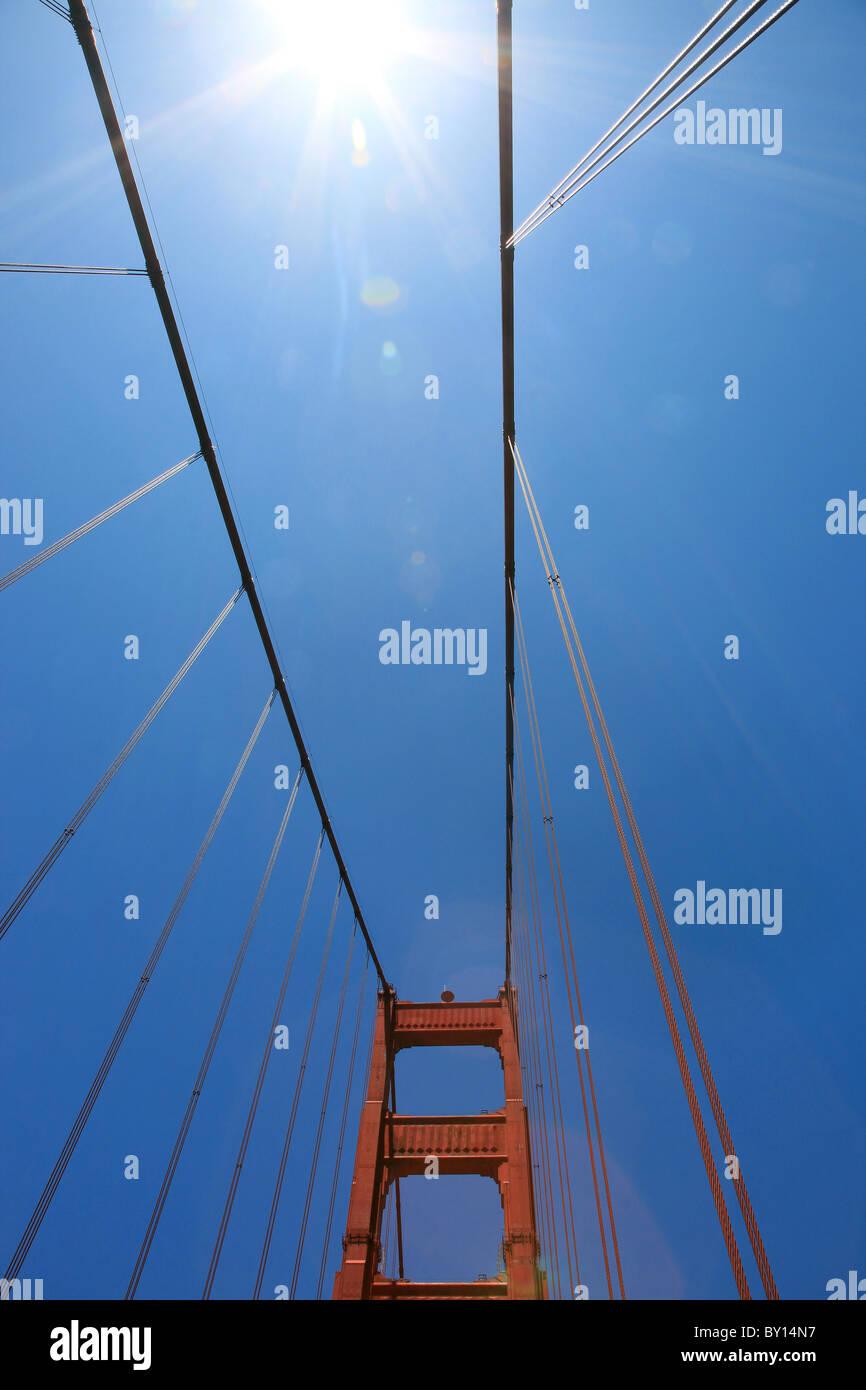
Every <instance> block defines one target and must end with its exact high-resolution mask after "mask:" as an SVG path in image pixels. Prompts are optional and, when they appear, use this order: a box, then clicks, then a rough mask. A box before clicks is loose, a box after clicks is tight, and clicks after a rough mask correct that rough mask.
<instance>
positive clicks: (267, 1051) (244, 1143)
mask: <svg viewBox="0 0 866 1390" xmlns="http://www.w3.org/2000/svg"><path fill="white" fill-rule="evenodd" d="M324 838H325V832H324V829H323V830H322V831H321V833H320V835H319V838H318V840H317V842H316V848H315V851H314V853H313V863H312V866H311V868H310V872H309V875H308V877H307V887H306V890H305V892H304V897H303V901H302V903H301V910H300V912H299V914H298V921H297V925H296V926H295V932H294V936H293V938H292V944H291V948H290V950H289V958H288V960H287V961H286V968H285V970H284V971H283V978H282V983H281V984H280V988H279V991H278V993H277V1002H276V1004H275V1005H274V1014H273V1018H272V1019H271V1025H270V1028H269V1029H268V1033H267V1037H266V1038H265V1046H264V1050H263V1052H262V1060H261V1063H260V1064H259V1074H258V1076H257V1077H256V1084H255V1088H254V1090H253V1096H252V1100H251V1101H250V1106H249V1110H248V1112H247V1121H246V1124H245V1125H244V1132H243V1135H242V1136H241V1143H240V1148H239V1150H238V1156H237V1159H236V1161H235V1166H234V1170H233V1172H232V1179H231V1183H230V1184H229V1191H228V1196H227V1197H226V1200H225V1206H224V1207H223V1214H222V1219H221V1221H220V1227H219V1230H218V1232H217V1238H216V1242H215V1244H214V1248H213V1254H212V1255H211V1261H210V1268H209V1269H208V1272H207V1278H206V1279H205V1285H204V1290H203V1292H202V1298H203V1299H208V1298H210V1296H211V1291H212V1289H213V1281H214V1278H215V1277H216V1272H217V1266H218V1264H219V1260H220V1255H221V1254H222V1248H223V1242H224V1241H225V1238H226V1231H227V1230H228V1225H229V1220H230V1218H231V1214H232V1207H233V1206H234V1200H235V1194H236V1192H237V1189H238V1183H239V1182H240V1177H241V1169H242V1168H243V1166H244V1159H245V1158H246V1156H247V1148H248V1147H249V1142H250V1139H251V1137H252V1132H253V1125H254V1123H255V1119H256V1111H257V1110H258V1106H259V1099H260V1097H261V1094H262V1087H263V1085H264V1082H265V1074H266V1072H267V1070H268V1064H269V1062H270V1060H271V1054H272V1052H273V1050H274V1033H275V1032H276V1030H277V1026H278V1024H279V1021H280V1014H281V1012H282V1008H283V1001H284V1000H285V997H286V990H287V989H288V985H289V979H290V978H291V974H292V966H293V965H294V962H295V953H296V952H297V949H298V941H299V940H300V936H301V928H302V927H303V925H304V919H305V917H306V915H307V908H308V906H309V902H310V894H311V893H312V891H313V884H314V882H315V879H316V870H317V869H318V867H319V857H320V855H321V853H322V841H323V840H324Z"/></svg>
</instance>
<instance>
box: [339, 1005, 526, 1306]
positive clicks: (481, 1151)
mask: <svg viewBox="0 0 866 1390" xmlns="http://www.w3.org/2000/svg"><path fill="white" fill-rule="evenodd" d="M406 1047H492V1048H495V1049H496V1051H497V1052H498V1054H499V1058H500V1061H501V1063H502V1070H503V1073H504V1081H505V1104H504V1105H503V1107H502V1109H501V1110H496V1111H493V1112H491V1113H489V1114H481V1115H401V1114H396V1113H395V1112H394V1109H393V1096H394V1084H393V1082H394V1061H395V1058H396V1055H397V1053H398V1052H399V1051H400V1050H401V1049H402V1048H406ZM389 1096H390V1097H391V1098H392V1100H391V1105H390V1106H389ZM431 1161H435V1171H437V1172H438V1175H439V1177H440V1178H447V1177H449V1176H453V1175H455V1174H467V1173H468V1174H473V1173H474V1174H478V1175H480V1176H482V1177H488V1178H492V1179H493V1180H494V1181H495V1182H496V1184H497V1186H498V1188H499V1195H500V1199H501V1202H502V1210H503V1213H504V1219H505V1239H504V1241H503V1253H504V1259H505V1278H504V1280H503V1279H501V1278H500V1279H479V1280H476V1281H475V1282H474V1283H413V1282H412V1281H411V1280H410V1279H405V1278H403V1277H400V1278H398V1279H388V1278H386V1277H385V1276H384V1274H383V1273H382V1272H381V1271H380V1268H379V1262H380V1256H381V1244H380V1240H381V1226H382V1216H383V1213H384V1209H385V1201H386V1198H387V1196H388V1191H389V1189H390V1187H391V1184H392V1183H397V1184H398V1185H399V1180H400V1178H401V1177H407V1176H414V1175H423V1174H429V1173H430V1171H431ZM401 1263H402V1259H401ZM401 1275H402V1270H401ZM334 1298H335V1299H440V1298H443V1299H444V1298H458V1299H468V1298H482V1299H484V1298H519V1299H543V1298H547V1282H546V1277H545V1274H544V1272H543V1270H541V1268H540V1267H539V1244H538V1239H537V1236H536V1230H535V1214H534V1205H533V1192H532V1159H531V1153H530V1143H529V1124H528V1119H527V1112H526V1107H525V1105H524V1103H523V1085H522V1078H521V1071H520V1055H519V1051H518V1031H517V1001H516V992H515V990H514V989H513V988H510V987H506V988H504V989H501V990H500V991H499V996H498V998H496V999H482V1000H480V1001H478V1002H476V1003H465V1004H464V1003H454V1002H451V1001H449V1000H447V999H443V1001H442V1002H440V1003H436V1004H413V1003H408V1002H403V1001H401V1000H398V999H397V998H396V995H395V994H394V993H393V991H380V993H379V1005H378V1016H377V1019H376V1029H375V1034H374V1038H373V1050H372V1055H371V1062H370V1075H369V1080H368V1084H367V1097H366V1101H365V1103H364V1108H363V1111H362V1113H361V1122H360V1127H359V1132H358V1148H357V1153H356V1157H355V1171H354V1174H353V1177H352V1188H351V1193H350V1197H349V1217H348V1223H347V1226H346V1234H345V1236H344V1238H343V1262H342V1265H341V1267H340V1269H339V1271H338V1273H337V1276H336V1279H335V1281H334Z"/></svg>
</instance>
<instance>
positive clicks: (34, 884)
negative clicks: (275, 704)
mask: <svg viewBox="0 0 866 1390" xmlns="http://www.w3.org/2000/svg"><path fill="white" fill-rule="evenodd" d="M242 592H243V591H242V590H241V589H238V590H237V591H236V593H234V594H233V595H232V597H231V598H230V599H229V601H228V603H227V604H226V606H225V608H224V609H223V611H222V612H221V613H220V615H219V617H217V618H215V619H214V621H213V622H212V623H211V625H210V627H209V628H208V630H207V632H206V633H205V635H204V637H202V639H201V641H200V642H199V643H198V644H197V645H196V646H195V647H194V648H193V650H192V651H191V652H190V654H189V656H188V657H187V659H186V661H185V662H184V663H183V665H182V666H181V668H180V670H179V671H178V672H177V674H176V675H174V676H173V677H172V679H171V680H170V681H169V683H168V685H167V686H166V687H165V690H164V691H163V692H162V694H161V695H160V697H159V699H158V700H157V702H156V704H155V705H153V706H151V708H150V710H149V711H148V713H147V714H146V715H145V716H144V718H143V719H142V721H141V723H140V724H139V725H138V728H137V729H136V730H135V731H134V733H132V734H131V735H130V737H129V738H128V739H127V741H126V743H125V744H124V745H123V747H122V748H121V750H120V752H119V753H118V755H117V757H116V758H115V759H114V762H113V763H112V764H111V767H110V768H109V769H108V771H107V772H105V773H103V775H102V777H101V778H100V780H99V781H98V782H97V784H96V786H95V787H94V788H93V790H92V791H91V792H90V795H89V796H88V797H86V799H85V800H84V801H82V803H81V805H80V806H79V808H78V810H77V811H76V812H75V815H74V816H73V817H72V820H71V821H70V822H69V824H68V825H67V827H66V829H65V830H64V831H63V833H62V835H58V837H57V839H56V840H55V841H54V844H53V845H52V846H51V849H50V850H49V851H48V853H47V854H46V855H45V857H44V858H43V859H42V861H41V862H40V863H39V864H38V865H37V867H36V868H35V869H34V870H33V873H32V874H31V875H30V877H29V878H28V880H27V882H26V883H25V885H24V887H23V888H22V889H21V891H20V893H19V894H18V896H17V897H16V898H15V900H14V902H12V903H11V904H10V905H9V907H8V908H7V909H6V912H5V913H4V915H3V919H2V921H0V937H4V936H5V935H6V933H7V931H8V930H9V928H10V927H11V925H12V923H13V922H14V921H15V918H16V917H17V916H18V915H19V914H20V913H21V912H22V911H23V909H24V908H25V907H26V906H27V904H28V903H29V901H30V899H31V898H32V897H33V894H34V893H35V892H36V889H37V888H38V887H39V885H40V883H41V882H42V880H43V878H44V877H45V875H46V874H47V873H48V871H49V869H50V868H51V866H52V865H53V864H54V863H55V862H56V860H58V859H59V858H60V855H61V854H62V852H63V850H65V848H66V846H67V845H68V844H69V841H70V840H71V839H72V836H73V835H74V834H75V832H76V830H78V829H79V828H80V826H81V825H82V823H83V822H84V820H85V819H86V817H87V816H89V814H90V812H91V811H92V810H93V808H94V806H95V805H96V803H97V801H98V800H99V798H100V797H101V796H102V793H103V792H104V791H105V788H106V787H107V786H108V784H109V783H110V782H111V781H113V780H114V778H115V777H116V775H117V773H118V772H119V771H120V769H121V768H122V767H123V764H124V763H125V762H126V760H127V758H128V757H129V755H130V753H131V752H132V751H133V749H134V748H136V747H137V746H138V744H139V743H140V742H141V740H142V739H143V738H144V735H145V734H146V733H147V731H148V729H149V728H150V726H151V724H152V723H153V721H154V719H155V718H156V716H157V715H158V714H159V712H160V710H161V709H162V707H163V705H164V704H165V703H166V702H167V701H168V700H169V699H170V698H171V696H172V695H173V694H174V692H175V690H176V689H177V687H178V686H179V685H180V683H181V681H182V680H183V678H184V676H185V675H186V673H187V671H188V670H189V669H190V667H191V666H193V665H194V663H195V662H196V661H197V660H198V658H199V656H200V655H201V653H202V652H203V651H204V649H205V647H206V646H207V644H208V642H209V641H210V639H211V638H212V637H213V635H214V633H215V632H216V630H217V628H218V627H220V626H221V625H222V622H223V620H224V619H225V618H227V617H228V615H229V613H230V612H231V610H232V609H233V608H234V606H235V604H236V603H237V601H238V599H239V598H240V596H241V593H242Z"/></svg>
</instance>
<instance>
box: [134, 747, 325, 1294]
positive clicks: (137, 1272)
mask: <svg viewBox="0 0 866 1390" xmlns="http://www.w3.org/2000/svg"><path fill="white" fill-rule="evenodd" d="M302 777H303V769H300V770H299V771H298V775H297V777H296V778H295V784H294V786H293V787H292V791H291V795H290V797H289V800H288V803H287V805H286V809H285V811H284V812H283V818H282V820H281V821H280V825H279V829H278V830H277V834H276V838H275V839H274V843H273V846H272V848H271V852H270V855H269V857H268V862H267V864H266V866H265V871H264V874H263V875H262V881H261V883H260V884H259V890H258V892H257V893H256V900H255V902H254V904H253V910H252V912H251V913H250V919H249V922H248V923H247V927H246V931H245V932H244V934H243V937H242V938H241V944H240V946H239V947H238V951H237V955H236V956H235V961H234V965H233V966H232V972H231V975H230V976H229V981H228V984H227V985H226V988H225V993H224V994H223V997H222V1002H221V1003H220V1006H219V1009H218V1011H217V1016H216V1019H215V1021H214V1025H213V1028H212V1029H211V1035H210V1037H209V1038H208V1043H207V1047H206V1048H205V1051H204V1056H203V1057H202V1060H201V1066H200V1067H199V1070H198V1075H197V1077H196V1079H195V1085H194V1086H193V1089H192V1094H191V1095H190V1098H189V1101H188V1103H187V1107H186V1111H185V1113H184V1117H183V1119H182V1120H181V1124H180V1129H179V1130H178V1132H177V1138H176V1139H175V1141H174V1148H173V1149H172V1151H171V1156H170V1158H169V1161H168V1166H167V1168H166V1170H165V1175H164V1177H163V1180H162V1185H161V1187H160V1189H159V1193H158V1195H157V1199H156V1202H155V1203H154V1207H153V1211H152V1213H151V1217H150V1221H149V1222H148V1225H147V1230H146V1231H145V1233H144V1239H143V1241H142V1242H141V1249H140V1250H139V1252H138V1258H137V1259H136V1262H135V1268H134V1269H133V1271H132V1276H131V1278H130V1281H129V1287H128V1288H127V1290H126V1295H125V1296H126V1298H128V1299H132V1298H135V1291H136V1289H137V1288H138V1285H139V1283H140V1281H141V1276H142V1273H143V1272H144V1266H145V1264H146V1262H147V1257H148V1255H149V1254H150V1247H151V1246H152V1244H153V1238H154V1236H155V1235H156V1230H157V1227H158V1225H159V1221H160V1217H161V1216H162V1213H163V1210H164V1208H165V1203H166V1200H167V1198H168V1194H169V1190H170V1188H171V1184H172V1182H173V1180H174V1175H175V1173H176V1172H177V1167H178V1164H179V1163H180V1159H181V1154H182V1153H183V1147H184V1144H185V1143H186V1137H187V1135H188V1134H189V1131H190V1126H191V1125H192V1121H193V1117H194V1115H195V1112H196V1107H197V1106H198V1102H199V1098H200V1096H201V1093H202V1091H203V1089H204V1083H205V1081H206V1079H207V1074H208V1071H209V1070H210V1064H211V1062H212V1060H213V1055H214V1052H215V1051H216V1045H217V1043H218V1042H219V1036H220V1033H221V1032H222V1026H223V1023H224V1022H225V1017H226V1014H227V1013H228V1009H229V1005H230V1004H231V1001H232V995H233V994H234V991H235V985H236V984H237V982H238V976H239V975H240V973H241V967H242V965H243V963H244V960H245V958H246V954H247V947H248V946H249V944H250V938H251V936H252V934H253V928H254V927H255V925H256V922H257V920H258V915H259V910H260V908H261V905H262V903H263V902H264V897H265V893H266V892H267V889H268V884H269V883H270V881H271V874H272V873H273V870H274V865H275V863H276V862H277V855H278V854H279V852H280V846H281V844H282V843H283V836H284V835H285V833H286V827H287V825H288V823H289V818H290V817H291V814H292V811H293V809H294V805H295V800H296V798H297V795H298V788H299V787H300V785H301V778H302Z"/></svg>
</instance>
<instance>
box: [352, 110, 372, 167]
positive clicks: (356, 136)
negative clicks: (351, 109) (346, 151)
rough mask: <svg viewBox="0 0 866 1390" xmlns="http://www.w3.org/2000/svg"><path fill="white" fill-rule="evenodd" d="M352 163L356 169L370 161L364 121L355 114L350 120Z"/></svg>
mask: <svg viewBox="0 0 866 1390" xmlns="http://www.w3.org/2000/svg"><path fill="white" fill-rule="evenodd" d="M352 145H353V147H354V148H353V150H352V163H353V164H354V165H355V167H356V168H357V169H363V168H364V166H365V165H367V164H369V163H370V152H369V150H368V149H367V132H366V131H365V129H364V123H363V121H361V120H360V119H359V118H358V117H357V116H356V117H355V119H354V121H353V122H352Z"/></svg>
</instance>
